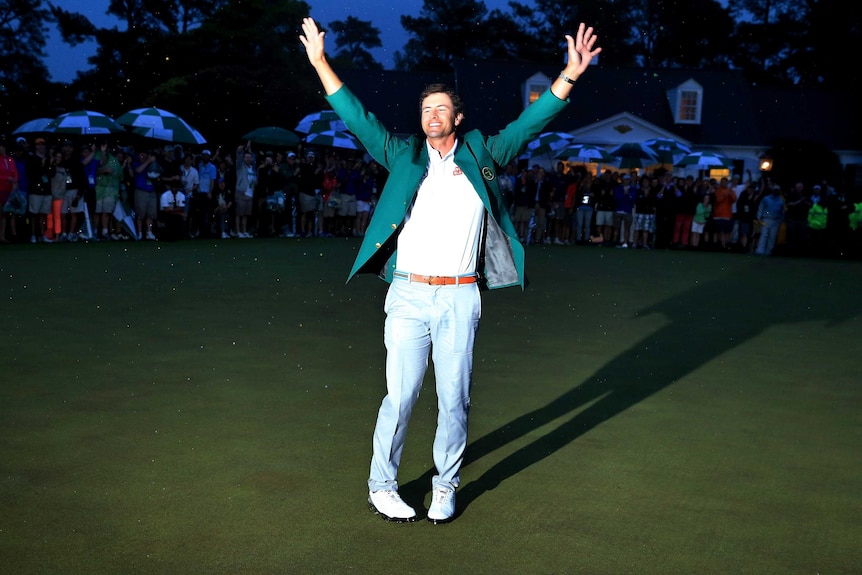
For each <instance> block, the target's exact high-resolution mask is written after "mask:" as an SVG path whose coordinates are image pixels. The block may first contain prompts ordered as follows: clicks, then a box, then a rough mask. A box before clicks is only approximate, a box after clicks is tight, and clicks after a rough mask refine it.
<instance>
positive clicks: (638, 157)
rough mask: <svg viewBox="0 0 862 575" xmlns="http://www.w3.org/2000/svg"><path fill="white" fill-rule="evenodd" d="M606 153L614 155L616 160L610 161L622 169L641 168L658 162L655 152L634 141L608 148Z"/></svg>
mask: <svg viewBox="0 0 862 575" xmlns="http://www.w3.org/2000/svg"><path fill="white" fill-rule="evenodd" d="M608 153H610V154H611V155H612V156H616V158H617V159H616V161H615V162H612V163H614V164H617V165H618V166H619V167H620V169H623V170H632V169H635V168H637V169H642V168H645V167H646V166H653V165H655V164H658V163H660V162H659V161H658V156H657V155H656V153H655V152H653V151H652V150H651V149H650V148H648V147H647V146H645V145H643V144H639V143H635V142H629V143H625V144H620V145H618V146H615V147H613V148H611V149H610V150H608Z"/></svg>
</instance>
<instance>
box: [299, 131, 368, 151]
mask: <svg viewBox="0 0 862 575" xmlns="http://www.w3.org/2000/svg"><path fill="white" fill-rule="evenodd" d="M305 141H306V142H307V143H309V144H314V145H315V146H326V147H328V148H344V149H347V150H360V149H362V144H361V143H360V142H359V139H358V138H357V137H356V136H354V135H353V134H350V133H348V132H341V131H337V130H327V131H325V132H316V133H311V134H309V135H308V136H306V138H305Z"/></svg>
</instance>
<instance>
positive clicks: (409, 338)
mask: <svg viewBox="0 0 862 575" xmlns="http://www.w3.org/2000/svg"><path fill="white" fill-rule="evenodd" d="M302 32H303V34H302V35H301V36H300V38H299V39H300V41H301V42H302V44H303V45H304V46H305V49H306V53H307V55H308V61H309V62H310V63H311V65H312V67H313V68H314V70H315V71H316V72H317V75H318V76H319V77H320V81H321V83H322V85H323V89H324V91H325V92H326V99H327V101H328V102H329V104H330V105H331V106H332V109H333V110H335V112H336V113H338V115H339V116H340V117H341V119H342V120H344V122H345V124H346V125H347V127H348V129H349V130H350V131H351V132H353V133H354V134H355V135H356V136H357V137H358V138H359V140H360V141H361V142H362V144H363V145H364V146H365V149H366V150H367V151H368V153H369V154H370V155H371V156H372V157H373V158H374V159H375V160H376V161H377V162H379V163H380V165H381V166H383V167H384V168H386V169H387V170H388V171H389V174H390V175H389V178H388V179H387V181H386V185H385V187H384V188H383V190H382V193H381V195H380V199H379V201H378V204H377V207H376V210H375V212H374V215H373V217H372V218H371V222H370V223H369V225H368V229H367V230H366V234H365V238H364V239H363V241H362V244H361V246H360V248H359V252H358V255H357V257H356V261H355V262H354V264H353V269H351V270H350V275H349V276H348V281H349V280H350V278H352V277H353V276H354V275H355V274H357V273H376V274H378V275H379V276H380V277H381V278H383V279H385V280H386V281H387V282H389V283H390V286H389V290H388V292H387V295H386V302H385V304H384V311H385V312H386V321H385V326H384V343H385V345H386V388H387V394H386V396H385V397H384V398H383V401H382V403H381V405H380V409H379V411H378V415H377V423H376V426H375V429H374V435H373V442H372V447H373V450H372V458H371V470H370V474H369V479H368V491H369V495H368V502H369V506H370V508H371V510H372V511H374V512H375V513H377V514H379V515H381V516H382V517H383V518H384V519H386V520H387V521H395V522H411V521H415V520H416V511H415V510H414V509H413V507H411V506H410V505H408V504H407V503H405V502H404V501H403V500H402V499H401V497H400V496H399V494H398V479H397V475H398V466H399V463H400V461H401V454H402V450H403V447H404V439H405V434H406V432H407V424H408V423H409V420H410V414H411V412H412V410H413V406H414V404H415V402H416V399H417V398H418V397H419V391H420V388H421V386H422V379H423V377H424V375H425V371H426V369H427V367H428V357H429V355H431V357H432V359H433V361H434V373H435V376H436V388H437V409H438V416H437V431H436V435H435V437H434V445H433V458H434V466H435V467H436V471H437V473H436V474H435V475H434V477H433V479H432V481H431V490H432V496H431V505H430V508H429V509H428V514H427V519H428V521H430V522H431V523H447V522H449V521H451V520H452V519H453V518H454V517H455V490H456V489H457V488H458V485H459V483H460V476H459V471H460V467H461V463H462V461H463V459H464V450H465V448H466V446H467V415H468V411H469V407H470V387H471V383H472V371H473V343H474V341H475V336H476V331H477V329H478V327H479V317H480V314H481V302H480V295H479V289H480V287H482V288H490V289H494V288H501V287H508V286H516V285H520V286H521V287H522V288H523V287H524V285H525V279H524V247H523V246H522V245H521V243H520V242H519V241H518V236H517V234H516V232H515V228H514V226H513V225H512V221H511V219H510V218H509V210H508V206H506V205H505V204H504V202H503V197H502V194H501V192H500V187H499V183H498V180H497V178H498V170H502V169H503V168H501V167H500V166H505V165H506V164H508V163H509V161H510V160H512V159H514V158H515V157H516V156H517V155H518V153H519V152H520V151H521V149H522V148H523V147H524V146H525V145H526V143H527V142H528V141H530V140H532V139H533V138H535V137H536V136H537V135H538V134H539V133H540V132H541V131H542V129H543V128H544V127H545V126H546V125H547V124H548V122H550V121H551V120H552V119H553V118H554V117H555V116H556V115H557V114H559V113H560V111H562V109H563V108H564V107H565V105H566V103H567V101H568V100H567V99H568V96H569V92H571V90H572V87H573V86H574V84H575V81H576V80H577V79H578V77H580V75H581V74H582V73H583V72H584V71H585V70H586V69H587V66H589V64H590V61H591V60H592V59H593V57H594V56H596V55H597V54H598V53H599V52H600V51H601V48H594V45H595V43H596V36H595V35H594V34H593V29H592V28H587V27H586V26H584V24H581V25H580V26H579V27H578V32H577V35H576V37H574V38H573V37H572V36H569V35H566V41H567V44H568V60H567V63H566V65H565V68H564V69H563V71H562V73H561V74H560V76H559V78H557V79H556V80H554V83H553V84H552V85H551V88H550V90H548V92H546V93H545V94H543V95H542V96H541V97H540V98H539V99H538V100H536V101H535V102H534V103H533V104H532V105H530V106H529V107H528V108H527V109H526V110H524V112H522V113H521V115H520V116H519V117H518V119H517V120H515V121H513V122H512V123H510V124H509V125H508V126H506V127H505V128H504V129H503V130H502V131H500V132H499V133H498V134H497V135H495V136H490V137H489V136H485V135H483V134H481V133H479V132H478V131H476V130H473V131H470V132H467V133H466V134H464V135H463V136H460V135H457V134H456V130H457V128H458V126H459V125H460V124H461V123H462V121H463V120H464V117H465V115H464V108H463V104H462V102H461V99H460V97H459V96H458V95H457V94H456V93H455V92H454V91H453V90H451V89H450V88H448V87H447V86H445V85H443V84H433V85H431V86H428V87H427V88H426V89H425V90H424V91H423V92H422V94H421V95H420V100H419V119H420V123H421V126H422V131H423V132H424V137H416V136H411V137H410V138H409V139H408V140H406V141H405V140H402V139H400V138H397V137H395V136H394V135H393V134H391V133H389V131H388V130H387V129H386V128H385V127H384V126H383V125H382V124H381V123H380V122H379V121H378V120H377V118H376V117H375V116H374V115H373V114H370V113H368V112H367V111H366V110H365V108H364V106H363V105H362V103H360V102H359V100H358V99H357V98H356V97H355V96H354V95H353V94H352V93H351V92H350V90H349V89H348V88H347V87H346V86H345V85H344V84H343V83H342V82H341V80H340V79H339V78H338V76H337V75H336V73H335V72H334V71H333V69H332V68H331V67H330V65H329V63H328V62H327V60H326V55H325V53H324V35H325V33H324V32H321V31H320V30H319V29H318V27H317V24H316V23H315V22H314V20H312V19H311V18H305V19H303V21H302Z"/></svg>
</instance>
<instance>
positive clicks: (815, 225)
mask: <svg viewBox="0 0 862 575" xmlns="http://www.w3.org/2000/svg"><path fill="white" fill-rule="evenodd" d="M828 213H829V210H828V209H827V208H826V207H825V206H823V205H821V204H820V203H819V202H818V203H816V204H814V205H812V206H811V207H810V208H809V209H808V228H809V229H812V230H825V229H826V218H827V215H828Z"/></svg>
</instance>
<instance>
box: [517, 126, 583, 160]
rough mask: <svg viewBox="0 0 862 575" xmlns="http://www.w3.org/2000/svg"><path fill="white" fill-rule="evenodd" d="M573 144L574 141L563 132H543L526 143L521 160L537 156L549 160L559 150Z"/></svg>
mask: <svg viewBox="0 0 862 575" xmlns="http://www.w3.org/2000/svg"><path fill="white" fill-rule="evenodd" d="M574 143H575V139H574V138H573V137H572V136H571V135H569V134H567V133H565V132H544V133H542V134H539V135H538V137H536V138H535V139H533V140H530V141H529V142H527V146H526V147H525V148H524V153H523V154H522V155H521V158H522V159H533V158H535V157H538V156H548V158H549V159H550V158H551V157H553V156H554V154H555V153H556V152H557V151H558V150H560V149H561V148H565V147H566V146H570V145H572V144H574Z"/></svg>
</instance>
